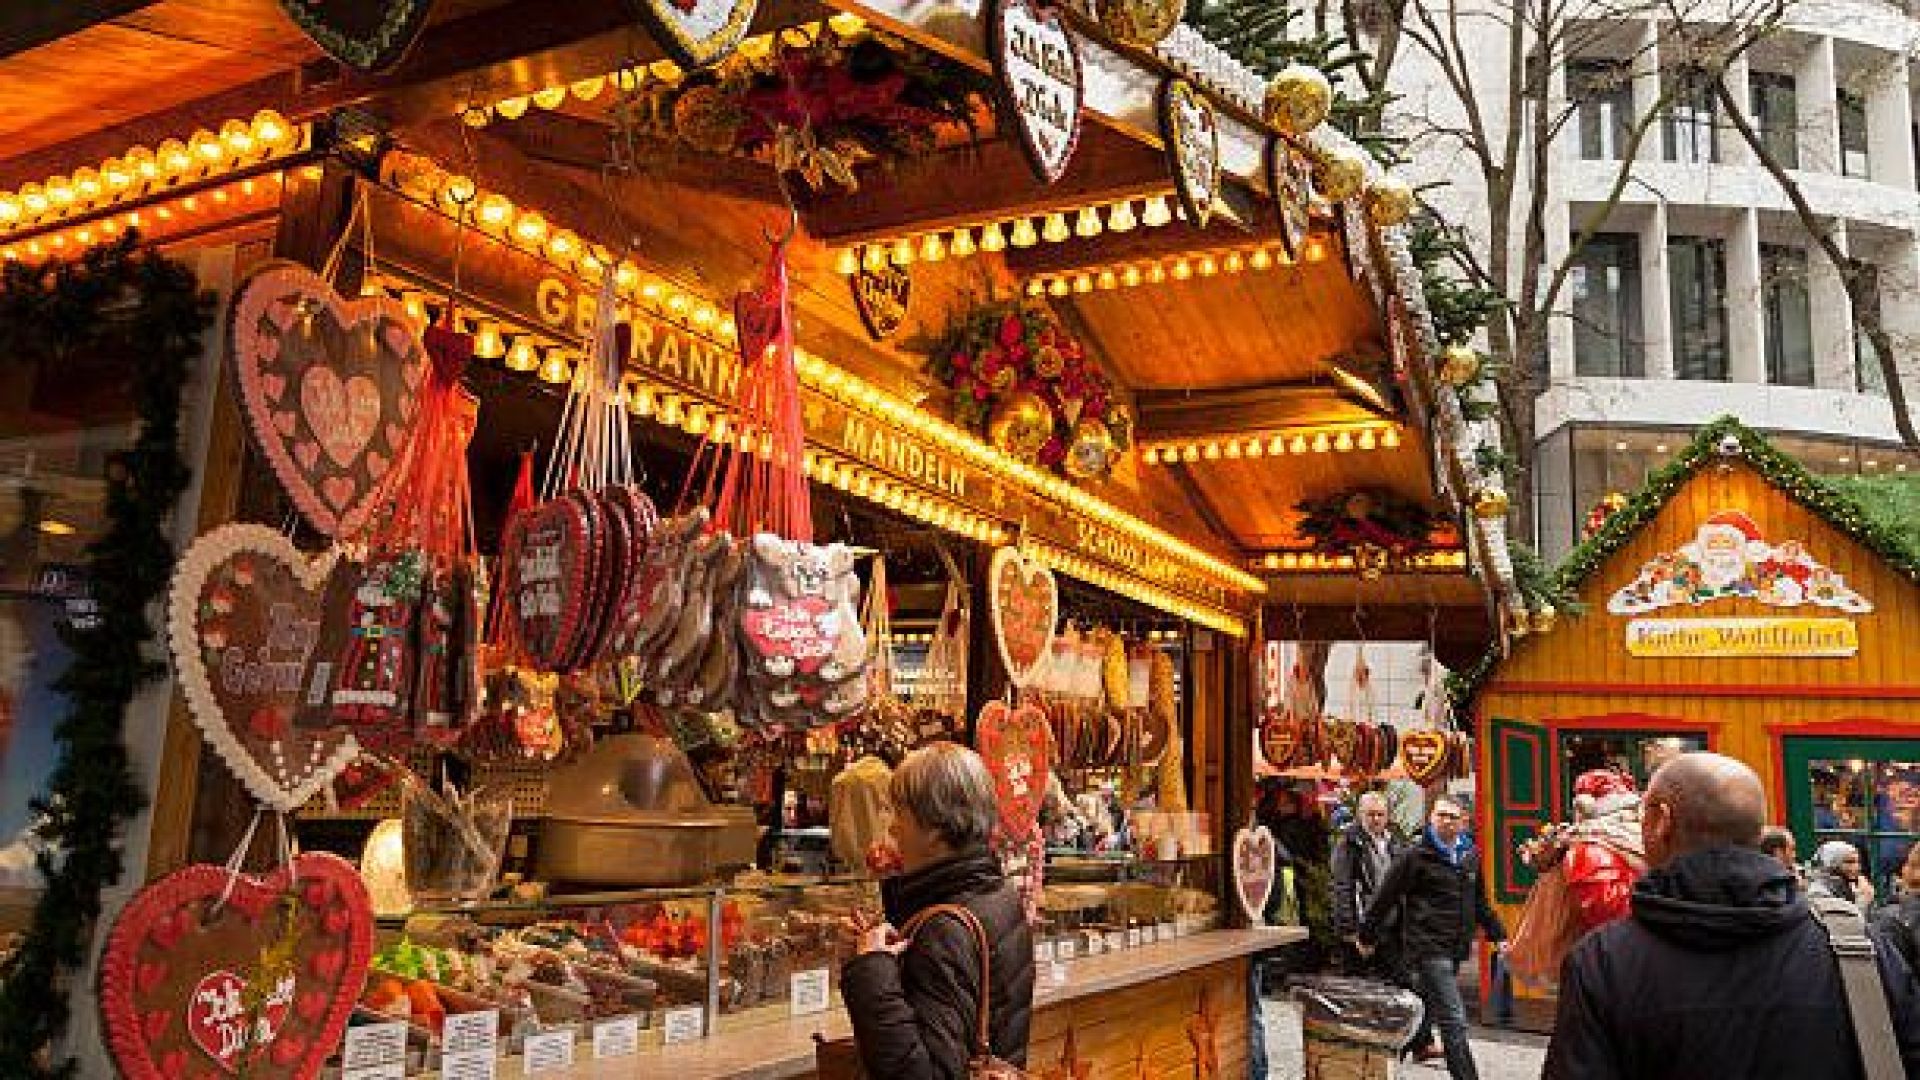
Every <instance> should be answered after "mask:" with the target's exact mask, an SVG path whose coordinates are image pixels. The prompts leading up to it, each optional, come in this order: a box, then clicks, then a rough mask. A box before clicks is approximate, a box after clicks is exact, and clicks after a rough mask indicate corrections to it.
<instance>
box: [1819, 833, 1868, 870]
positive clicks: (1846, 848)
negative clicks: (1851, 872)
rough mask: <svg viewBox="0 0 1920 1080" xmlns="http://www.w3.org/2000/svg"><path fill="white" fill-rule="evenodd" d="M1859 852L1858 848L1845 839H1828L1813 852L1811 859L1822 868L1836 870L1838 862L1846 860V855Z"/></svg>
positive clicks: (1838, 865) (1838, 867) (1838, 866)
mask: <svg viewBox="0 0 1920 1080" xmlns="http://www.w3.org/2000/svg"><path fill="white" fill-rule="evenodd" d="M1859 854H1860V849H1859V848H1856V847H1854V846H1853V845H1852V844H1849V843H1847V842H1846V841H1845V840H1829V841H1827V842H1826V843H1824V844H1821V845H1820V847H1819V849H1818V850H1816V851H1815V852H1814V853H1813V861H1814V862H1815V863H1816V864H1818V865H1819V867H1820V869H1822V870H1838V869H1840V864H1841V863H1843V862H1846V861H1847V856H1849V855H1856V856H1857V855H1859Z"/></svg>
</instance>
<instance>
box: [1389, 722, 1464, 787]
mask: <svg viewBox="0 0 1920 1080" xmlns="http://www.w3.org/2000/svg"><path fill="white" fill-rule="evenodd" d="M1450 749H1451V747H1450V746H1449V745H1448V742H1447V736H1446V734H1445V733H1444V732H1439V731H1431V730H1420V731H1407V732H1402V733H1401V735H1400V764H1401V765H1402V766H1404V767H1405V768H1406V770H1407V778H1408V779H1409V780H1412V781H1413V782H1414V783H1416V784H1419V785H1420V786H1421V787H1426V786H1427V785H1428V784H1431V783H1433V782H1434V781H1436V780H1438V779H1440V778H1441V776H1443V775H1444V774H1445V773H1446V770H1447V758H1448V757H1449V756H1451V755H1450V753H1449V751H1450Z"/></svg>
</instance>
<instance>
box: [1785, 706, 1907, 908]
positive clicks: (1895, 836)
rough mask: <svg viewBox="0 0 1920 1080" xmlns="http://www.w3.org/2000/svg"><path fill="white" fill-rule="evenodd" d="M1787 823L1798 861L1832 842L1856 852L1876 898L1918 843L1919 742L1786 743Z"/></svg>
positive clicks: (1889, 888) (1887, 892)
mask: <svg viewBox="0 0 1920 1080" xmlns="http://www.w3.org/2000/svg"><path fill="white" fill-rule="evenodd" d="M1785 764H1786V775H1787V776H1788V777H1789V780H1788V791H1787V809H1788V822H1787V823H1788V824H1789V825H1790V826H1792V828H1793V830H1794V832H1795V833H1797V834H1798V836H1799V839H1800V852H1801V855H1802V857H1804V858H1808V859H1811V858H1812V857H1813V852H1814V851H1815V849H1817V848H1818V847H1819V846H1820V845H1821V844H1823V843H1826V842H1827V841H1829V840H1843V841H1845V842H1847V843H1849V844H1852V845H1853V846H1854V847H1855V848H1858V849H1859V851H1860V857H1861V860H1862V861H1863V863H1864V865H1865V869H1866V872H1867V873H1868V874H1869V875H1870V876H1871V877H1872V878H1873V883H1874V888H1875V889H1877V890H1878V891H1879V895H1881V896H1893V895H1895V894H1896V893H1897V892H1898V886H1897V884H1896V882H1895V879H1896V878H1897V877H1898V875H1899V873H1900V864H1901V863H1902V862H1903V861H1905V859H1906V857H1907V851H1908V849H1909V848H1911V847H1912V846H1913V845H1914V844H1915V843H1916V842H1920V744H1916V743H1915V742H1914V741H1913V740H1909V739H1821V738H1794V737H1789V738H1788V739H1787V740H1786V763H1785Z"/></svg>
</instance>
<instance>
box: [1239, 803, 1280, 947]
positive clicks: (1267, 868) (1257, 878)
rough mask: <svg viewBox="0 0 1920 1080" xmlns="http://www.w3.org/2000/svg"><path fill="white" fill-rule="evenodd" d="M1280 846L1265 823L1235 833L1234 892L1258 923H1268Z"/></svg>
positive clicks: (1277, 872) (1278, 871) (1248, 916)
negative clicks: (1275, 842) (1267, 913)
mask: <svg viewBox="0 0 1920 1080" xmlns="http://www.w3.org/2000/svg"><path fill="white" fill-rule="evenodd" d="M1279 868H1280V853H1279V848H1278V847H1277V846H1276V845H1275V844H1274V842H1273V833H1271V832H1269V831H1267V827H1266V826H1265V825H1255V826H1253V827H1252V828H1247V829H1241V830H1240V831H1239V832H1236V833H1234V834H1233V892H1234V896H1235V898H1236V899H1238V900H1239V901H1240V910H1241V911H1242V912H1245V913H1246V916H1247V921H1248V922H1249V923H1252V924H1253V925H1254V926H1264V925H1266V921H1267V917H1266V912H1267V901H1268V900H1269V899H1271V898H1272V896H1273V884H1274V881H1275V879H1277V878H1278V877H1279V875H1280V869H1279Z"/></svg>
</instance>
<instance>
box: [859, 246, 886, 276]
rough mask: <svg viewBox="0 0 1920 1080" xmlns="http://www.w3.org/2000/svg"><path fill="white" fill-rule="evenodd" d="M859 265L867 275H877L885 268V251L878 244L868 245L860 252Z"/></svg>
mask: <svg viewBox="0 0 1920 1080" xmlns="http://www.w3.org/2000/svg"><path fill="white" fill-rule="evenodd" d="M860 265H862V266H864V267H866V268H867V273H869V274H877V273H879V272H880V271H882V270H885V269H886V268H887V249H886V248H885V247H882V246H881V245H879V244H869V245H867V246H866V247H864V248H862V249H861V250H860Z"/></svg>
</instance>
